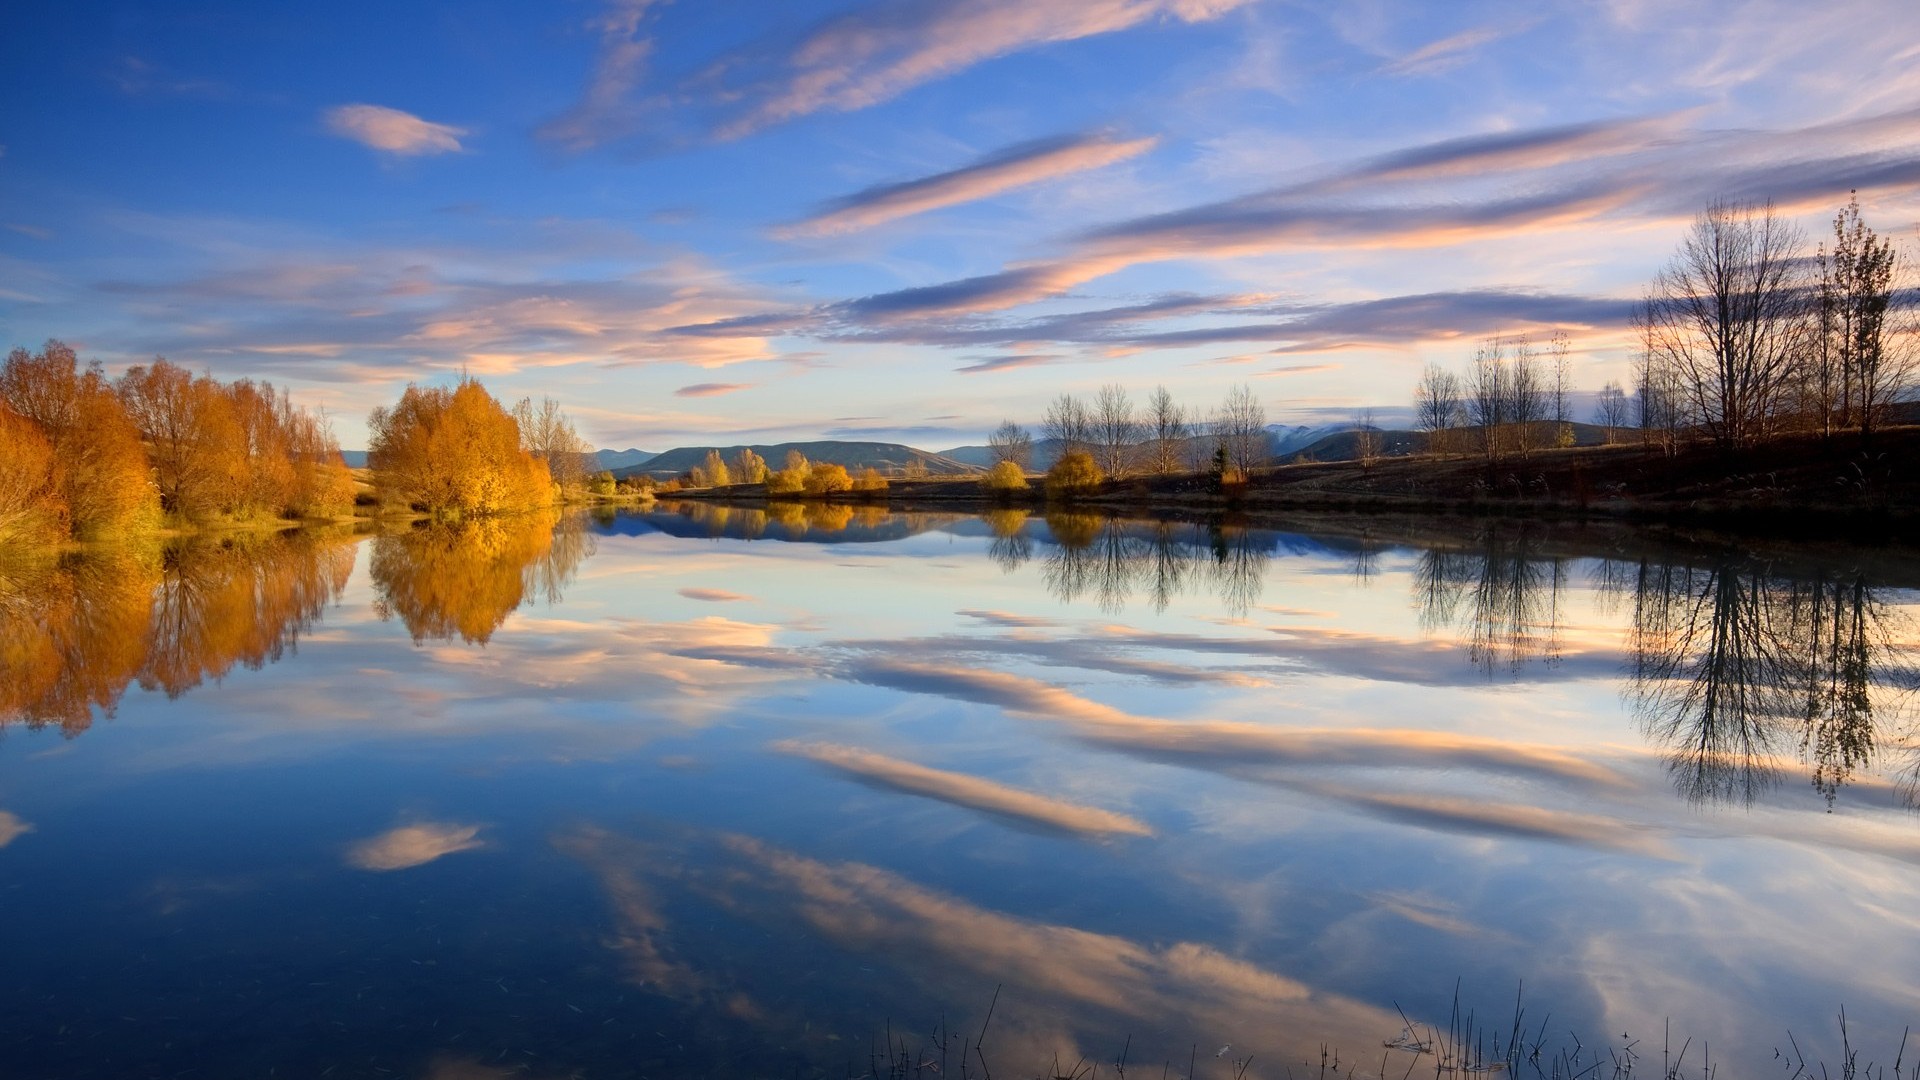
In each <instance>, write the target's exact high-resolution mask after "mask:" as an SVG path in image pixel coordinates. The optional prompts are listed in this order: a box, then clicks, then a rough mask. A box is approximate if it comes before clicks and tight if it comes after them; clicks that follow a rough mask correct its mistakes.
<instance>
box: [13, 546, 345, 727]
mask: <svg viewBox="0 0 1920 1080" xmlns="http://www.w3.org/2000/svg"><path fill="white" fill-rule="evenodd" d="M352 545H353V537H352V535H351V534H349V533H346V532H341V531H315V530H300V531H296V532H289V533H280V534H274V535H270V536H247V537H238V538H230V539H226V540H222V541H220V542H196V543H189V544H185V545H182V546H180V547H177V548H172V549H169V550H167V551H165V552H164V553H160V552H157V551H147V550H137V549H118V550H109V551H84V552H78V553H73V554H69V555H66V556H63V557H62V558H59V559H57V560H48V561H43V562H32V563H19V564H11V565H8V566H7V567H5V568H4V569H0V670H3V671H5V672H6V674H7V678H6V679H5V680H4V682H0V723H6V722H8V721H17V722H23V723H25V724H26V725H27V726H29V727H42V726H50V725H58V726H59V727H60V728H61V729H62V730H63V731H65V732H66V733H68V734H70V735H72V734H78V733H79V732H81V731H84V730H86V729H87V727H88V726H89V725H90V724H91V723H92V722H93V717H94V715H95V713H96V711H98V712H99V713H101V714H104V715H111V714H112V712H113V709H114V707H115V705H116V704H117V703H118V702H119V700H120V695H121V693H122V692H123V691H124V690H125V689H126V687H127V684H128V683H130V682H133V681H134V680H136V679H137V680H138V681H139V683H140V685H141V686H142V687H145V688H146V689H149V690H164V691H165V692H166V693H167V694H168V696H170V697H177V696H179V695H180V694H182V693H185V692H186V691H187V690H190V689H192V688H194V687H196V686H199V685H200V684H201V683H202V682H204V681H205V680H207V679H209V678H211V679H215V680H218V679H220V678H222V677H223V676H225V675H226V674H227V673H228V672H229V671H231V670H232V669H233V666H234V665H235V664H236V663H238V664H243V665H245V666H246V667H248V668H249V669H258V668H260V667H262V666H264V665H266V664H269V663H272V662H274V661H277V660H279V659H280V658H281V657H282V656H283V655H284V654H285V653H286V652H287V651H289V650H290V649H292V648H294V647H295V645H296V644H297V642H298V640H299V637H300V634H302V633H303V632H305V631H306V630H307V629H308V628H310V627H311V626H313V624H314V623H315V622H317V621H318V620H319V618H320V615H321V613H322V612H323V611H324V610H325V608H326V606H327V605H328V604H329V603H331V602H333V601H335V600H337V599H338V598H339V596H340V591H341V590H342V589H343V588H344V587H345V586H346V582H347V576H348V575H349V574H350V573H351V572H352V569H353V558H354V552H353V546H352Z"/></svg>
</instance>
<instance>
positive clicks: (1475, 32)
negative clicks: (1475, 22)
mask: <svg viewBox="0 0 1920 1080" xmlns="http://www.w3.org/2000/svg"><path fill="white" fill-rule="evenodd" d="M1522 29H1525V27H1524V26H1508V27H1498V26H1481V27H1475V28H1474V29H1472V30H1464V31H1461V32H1460V33H1458V34H1454V35H1453V36H1451V37H1444V38H1441V39H1440V40H1438V41H1432V42H1428V43H1427V44H1425V45H1422V46H1420V47H1419V48H1417V49H1415V50H1413V51H1412V52H1410V53H1407V54H1406V55H1405V56H1401V57H1399V58H1397V59H1395V60H1393V61H1391V62H1389V63H1387V64H1383V65H1382V66H1381V68H1380V71H1381V73H1382V74H1385V75H1437V74H1439V73H1440V72H1443V71H1447V70H1449V69H1451V68H1456V67H1459V66H1460V65H1461V64H1464V63H1466V62H1467V60H1468V59H1469V58H1471V57H1472V55H1473V54H1474V53H1475V52H1477V51H1479V49H1480V48H1481V47H1482V46H1484V45H1488V44H1490V43H1492V42H1495V41H1498V40H1500V39H1501V38H1503V37H1506V36H1508V35H1510V34H1513V33H1515V32H1517V31H1519V30H1522Z"/></svg>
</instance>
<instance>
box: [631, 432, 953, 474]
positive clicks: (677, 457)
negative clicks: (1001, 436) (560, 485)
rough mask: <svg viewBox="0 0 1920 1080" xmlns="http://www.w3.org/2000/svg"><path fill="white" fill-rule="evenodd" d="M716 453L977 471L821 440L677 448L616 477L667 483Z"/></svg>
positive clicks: (904, 452)
mask: <svg viewBox="0 0 1920 1080" xmlns="http://www.w3.org/2000/svg"><path fill="white" fill-rule="evenodd" d="M713 450H718V451H720V456H721V457H723V458H725V459H726V460H727V461H728V462H729V463H731V462H732V461H733V459H734V457H735V456H737V455H738V454H739V453H740V451H742V450H752V451H753V452H754V453H756V454H759V455H760V456H761V457H763V458H765V459H767V464H768V465H769V466H770V467H772V468H775V469H777V468H779V467H780V465H781V463H782V462H784V461H785V460H786V458H787V453H788V451H792V450H798V451H800V452H801V453H802V454H805V455H806V456H807V460H808V461H830V462H832V463H834V464H835V465H844V466H845V467H846V468H847V469H848V470H849V471H854V472H857V471H859V470H862V469H878V470H879V471H881V472H883V473H889V474H898V473H900V472H902V471H903V470H905V469H906V467H907V465H908V464H909V463H910V462H914V461H919V462H920V463H922V464H923V465H925V466H926V469H927V472H928V473H930V474H931V475H934V476H964V475H966V474H968V473H971V472H976V471H978V470H977V468H976V467H975V466H973V465H970V464H968V463H966V462H964V461H956V460H954V459H953V458H950V457H947V456H945V455H942V454H934V453H929V452H927V451H925V450H917V449H915V448H913V447H911V446H906V445H904V444H901V443H883V442H841V441H838V440H832V439H821V440H815V441H813V442H789V443H772V444H760V443H754V444H750V445H735V446H677V447H674V448H673V449H672V450H668V451H666V452H665V453H662V454H659V455H656V456H655V457H653V458H651V459H650V460H648V461H645V462H643V463H640V464H637V465H629V466H627V467H625V468H621V469H615V470H613V475H614V476H615V477H617V478H618V477H628V476H641V475H645V476H652V477H656V478H658V479H663V480H664V479H668V478H671V477H675V476H679V475H681V474H682V473H685V472H686V471H687V470H689V469H691V468H693V467H694V466H696V465H699V464H701V463H702V462H704V461H706V458H707V454H708V452H709V451H713Z"/></svg>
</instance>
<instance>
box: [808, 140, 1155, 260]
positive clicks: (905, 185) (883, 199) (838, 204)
mask: <svg viewBox="0 0 1920 1080" xmlns="http://www.w3.org/2000/svg"><path fill="white" fill-rule="evenodd" d="M1158 141H1159V140H1157V139H1154V138H1143V139H1119V138H1116V137H1114V136H1112V135H1107V134H1078V135H1064V136H1059V137H1056V138H1051V139H1039V140H1035V141H1033V142H1026V143H1021V144H1019V145H1017V146H1011V147H1008V148H1006V149H1004V150H1001V151H999V152H997V153H993V154H989V155H987V156H986V157H983V158H981V159H980V160H978V161H976V162H974V163H973V164H971V165H966V166H963V167H961V168H958V169H952V170H949V171H947V172H943V173H935V174H934V175H932V176H923V177H921V178H919V179H917V180H907V181H904V182H901V183H897V184H883V185H879V186H876V187H870V188H867V189H866V190H864V191H860V192H856V193H854V194H852V195H849V196H847V197H845V198H843V199H838V200H836V201H834V202H833V203H831V204H829V205H828V206H826V207H825V208H823V209H822V210H821V211H820V212H818V213H816V214H813V215H811V216H809V217H807V218H804V219H802V220H800V221H797V222H794V223H793V224H791V225H787V226H783V227H782V228H781V229H779V230H778V231H777V233H776V235H778V236H781V237H783V238H794V237H805V236H827V235H832V234H835V233H847V232H855V231H858V230H860V229H868V228H872V227H873V226H875V225H880V224H883V223H885V222H889V221H894V220H897V219H899V218H903V217H908V216H911V215H913V214H923V213H926V212H927V211H929V210H937V209H940V208H941V207H946V206H956V205H959V204H961V203H967V202H973V201H975V200H978V199H985V198H989V197H991V196H994V195H998V194H1000V193H1001V192H1005V191H1011V190H1013V189H1014V188H1018V187H1025V186H1027V185H1029V184H1037V183H1040V182H1041V181H1044V180H1051V179H1054V178H1055V177H1059V176H1066V175H1070V174H1072V173H1078V172H1085V171H1087V170H1089V169H1098V168H1102V167H1104V166H1107V165H1112V164H1114V163H1116V162H1120V161H1125V160H1127V159H1128V158H1131V157H1135V156H1138V155H1140V154H1143V153H1146V152H1147V151H1148V150H1151V149H1152V148H1153V146H1154V145H1155V143H1157V142H1158Z"/></svg>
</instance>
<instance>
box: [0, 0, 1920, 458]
mask: <svg viewBox="0 0 1920 1080" xmlns="http://www.w3.org/2000/svg"><path fill="white" fill-rule="evenodd" d="M7 22H8V26H7V32H6V33H5V34H4V35H0V61H4V63H0V146H4V150H3V151H0V337H4V339H5V343H6V344H9V345H11V344H23V345H29V346H31V345H37V344H38V343H39V342H41V341H42V340H44V339H46V338H49V337H59V338H62V339H64V340H67V341H68V342H70V343H72V344H74V345H76V346H77V347H78V348H80V349H81V351H82V354H83V355H84V356H88V357H93V358H97V359H99V360H101V361H102V362H104V363H105V364H107V366H108V367H109V368H117V367H120V366H124V365H126V364H131V363H138V362H142V361H144V360H145V359H147V358H149V357H151V356H153V355H155V354H163V355H166V356H168V357H169V358H171V359H173V360H175V361H178V362H181V363H185V364H188V365H190V366H193V367H195V368H204V369H207V370H209V371H211V372H213V373H214V374H216V375H218V376H221V377H223V378H233V377H238V376H242V375H247V376H253V377H264V378H269V379H272V380H274V381H275V382H277V383H280V384H282V385H285V386H288V387H290V388H292V389H293V390H294V391H295V392H296V395H297V396H298V397H299V398H300V399H301V400H303V401H307V402H310V403H314V404H321V405H324V406H325V407H326V408H327V409H328V411H329V413H330V414H331V415H332V416H333V417H334V418H335V424H336V427H337V429H338V431H339V434H340V436H341V440H342V443H343V445H347V446H358V445H361V444H362V443H363V441H364V439H365V431H364V425H363V421H364V417H365V415H366V412H367V410H368V409H369V408H370V407H372V406H373V405H376V404H380V403H382V402H384V401H388V400H391V398H393V397H394V396H395V395H396V394H397V393H398V392H399V389H400V388H401V387H402V386H403V385H404V384H405V383H406V382H407V381H409V380H413V381H444V380H448V379H451V378H454V377H456V376H457V374H458V373H459V372H460V371H461V370H463V369H464V370H466V371H469V372H472V373H474V374H477V375H479V376H481V377H482V378H483V379H484V380H485V381H486V382H487V384H488V385H489V387H490V388H492V389H493V390H494V391H495V392H496V393H497V394H499V395H500V396H502V397H517V396H520V395H523V394H534V395H538V394H541V393H549V394H552V395H553V396H555V397H557V398H559V399H560V400H561V401H562V402H563V403H564V404H565V405H566V406H567V407H568V409H569V411H570V412H572V413H573V414H574V416H575V417H576V419H577V420H578V421H579V422H580V424H581V427H582V428H583V430H584V432H585V433H586V434H587V435H588V437H589V438H591V439H592V440H593V441H594V442H595V443H596V444H598V445H602V446H613V447H626V446H641V447H644V448H648V449H662V448H665V447H667V446H671V445H675V444H680V443H688V442H698V441H707V440H710V439H712V438H714V437H716V436H722V435H726V436H732V435H740V436H751V437H752V438H753V439H754V440H755V441H770V440H773V439H779V438H788V437H793V438H815V437H823V436H826V437H843V438H886V439H893V438H900V439H905V440H907V441H910V442H913V443H915V444H918V445H922V446H927V447H931V448H940V447H944V446H949V445H955V444H959V443H965V442H975V441H978V440H979V439H980V437H981V435H982V434H983V433H984V431H985V430H986V429H987V428H989V427H991V426H992V425H993V424H995V423H997V422H998V421H999V420H1000V419H1001V418H1002V417H1007V416H1011V417H1013V418H1015V419H1019V420H1023V421H1031V420H1033V419H1035V418H1037V417H1038V415H1039V414H1040V412H1041V411H1042V409H1043V408H1044V404H1045V402H1046V401H1047V400H1048V399H1049V398H1051V397H1052V396H1053V395H1054V394H1056V393H1058V392H1061V391H1063V390H1068V391H1079V392H1085V391H1090V390H1092V389H1094V388H1097V387H1098V386H1100V385H1101V384H1103V383H1107V382H1119V383H1122V384H1125V385H1127V386H1129V387H1132V388H1134V389H1135V391H1136V393H1137V394H1138V395H1140V396H1144V394H1145V393H1146V392H1147V391H1149V390H1151V388H1152V387H1153V385H1154V384H1156V383H1164V384H1165V385H1167V386H1168V387H1169V388H1170V389H1172V390H1173V391H1174V392H1175V394H1176V395H1177V396H1178V397H1180V398H1182V399H1183V400H1185V401H1186V402H1188V403H1189V404H1191V405H1194V406H1196V407H1200V408H1205V407H1209V406H1211V405H1212V404H1213V403H1214V402H1216V401H1218V400H1219V399H1220V398H1221V397H1222V396H1223V395H1224V394H1225V392H1226V390H1227V389H1228V387H1230V386H1231V385H1233V384H1235V383H1238V382H1246V383H1249V384H1251V385H1252V386H1253V387H1254V388H1255V389H1256V391H1257V392H1258V393H1259V394H1260V396H1261V398H1262V400H1263V401H1264V402H1265V404H1266V407H1267V410H1268V413H1269V416H1270V417H1271V418H1273V419H1275V420H1287V421H1301V422H1318V421H1324V420H1332V419H1344V418H1347V417H1349V416H1351V415H1352V413H1353V412H1354V411H1355V410H1356V409H1358V408H1360V407H1364V406H1386V407H1393V406H1401V405H1403V404H1404V403H1405V401H1406V399H1407V398H1408V397H1409V396H1410V393H1411V388H1412V385H1413V382H1414V380H1415V378H1416V377H1417V373H1418V370H1419V368H1420V366H1421V365H1422V364H1424V363H1425V362H1427V361H1429V360H1440V361H1444V362H1460V361H1464V360H1465V358H1466V357H1467V356H1468V355H1470V353H1471V351H1472V348H1473V345H1474V343H1475V342H1476V341H1477V340H1479V339H1480V338H1481V337H1483V336H1485V335H1487V334H1492V333H1530V334H1533V335H1535V336H1538V337H1544V336H1545V335H1548V334H1551V333H1553V332H1554V331H1555V330H1562V331H1564V332H1566V333H1567V334H1568V335H1569V336H1570V337H1571V338H1572V340H1573V341H1574V344H1575V349H1576V354H1577V357H1578V370H1577V377H1578V381H1579V383H1580V385H1581V386H1582V387H1583V388H1585V389H1587V390H1592V389H1596V388H1598V386H1599V385H1600V384H1601V383H1602V382H1604V381H1605V380H1607V379H1609V378H1621V377H1624V375H1625V373H1626V370H1627V355H1628V349H1629V347H1630V343H1629V335H1628V333H1627V331H1626V327H1625V316H1626V312H1627V309H1628V308H1629V306H1630V304H1631V302H1632V300H1633V299H1634V297H1635V296H1636V295H1637V294H1638V291H1639V289H1640V288H1641V286H1642V283H1643V282H1644V281H1645V280H1646V279H1647V278H1648V277H1649V276H1650V275H1651V274H1652V273H1653V272H1654V271H1655V270H1657V269H1658V267H1659V265H1660V264H1661V262H1662V261H1663V260H1664V259H1665V258H1666V257H1667V255H1668V253H1669V252H1670V251H1671V250H1672V248H1673V246H1674V244H1675V242H1676V241H1677V239H1678V238H1679V235H1680V233H1681V231H1682V230H1683V229H1684V227H1685V224H1686V221H1687V219H1688V218H1689V217H1690V216H1691V215H1692V214H1693V213H1694V212H1695V211H1696V210H1697V209H1698V208H1699V207H1700V206H1701V205H1703V204H1704V203H1705V202H1706V201H1707V200H1708V199H1710V198H1713V197H1716V196H1721V197H1732V198H1751V199H1760V198H1771V199H1773V200H1774V201H1775V202H1776V203H1777V204H1779V205H1780V206H1781V207H1782V208H1783V209H1784V210H1785V211H1787V212H1788V213H1790V214H1791V215H1793V216H1794V217H1795V218H1796V219H1798V220H1800V221H1801V222H1802V223H1803V224H1804V226H1805V227H1806V229H1807V231H1808V233H1809V235H1810V236H1811V237H1813V238H1814V239H1817V238H1818V236H1819V235H1820V233H1821V231H1822V230H1823V229H1824V227H1825V221H1826V219H1828V218H1830V217H1831V214H1832V212H1833V209H1834V208H1835V207H1837V206H1838V205H1839V204H1840V203H1841V202H1843V201H1844V200H1845V198H1846V193H1847V192H1848V190H1849V189H1853V188H1857V189H1858V190H1859V191H1860V195H1861V201H1862V205H1863V207H1864V208H1865V210H1866V212H1867V216H1868V219H1869V221H1870V222H1871V223H1873V224H1875V225H1876V227H1878V228H1879V229H1880V230H1881V231H1882V232H1885V233H1889V234H1893V235H1896V236H1900V237H1902V238H1903V239H1905V240H1906V241H1908V242H1909V243H1911V242H1912V241H1913V240H1914V238H1915V235H1916V234H1915V224H1916V221H1920V8H1916V7H1915V6H1914V5H1912V4H1910V3H1904V2H1898V0H1872V2H1857V3H1833V4H1825V5H1819V6H1815V5H1806V4H1799V3H1786V2H1712V3H1707V2H1701V3H1689V2H1684V0H1682V2H1675V3H1665V2H1663V3H1654V2H1651V0H1617V2H1612V3H1577V4H1576V3H1472V2H1469V3H1459V4H1448V5H1416V4H1404V5H1403V4H1392V3H1372V2H1356V3H1343V4H1337V5H1305V4H1291V3H1282V2H1278V0H949V2H944V3H933V2H924V0H921V2H911V0H910V2H900V0H892V2H873V0H864V2H838V3H801V2H791V3H780V4H768V3H721V2H707V3H693V2H689V0H680V2H649V0H614V2H611V3H607V2H601V0H594V2H565V3H552V4H540V5H531V4H528V5H508V4H487V3H467V4H445V5H427V4H410V5H409V4H397V3H384V4H351V3H339V4H330V5H325V6H324V7H315V6H311V5H291V4H278V3H272V4H268V3H247V4H231V5H225V4H211V3H169V4H165V5H158V4H155V5H144V6H142V5H113V4H93V3H69V4H61V5H34V6H32V7H28V8H23V9H21V10H19V11H17V12H10V13H9V15H8V20H7Z"/></svg>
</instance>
